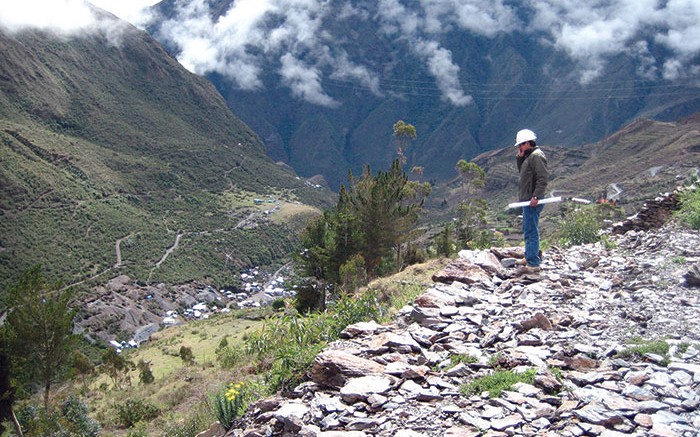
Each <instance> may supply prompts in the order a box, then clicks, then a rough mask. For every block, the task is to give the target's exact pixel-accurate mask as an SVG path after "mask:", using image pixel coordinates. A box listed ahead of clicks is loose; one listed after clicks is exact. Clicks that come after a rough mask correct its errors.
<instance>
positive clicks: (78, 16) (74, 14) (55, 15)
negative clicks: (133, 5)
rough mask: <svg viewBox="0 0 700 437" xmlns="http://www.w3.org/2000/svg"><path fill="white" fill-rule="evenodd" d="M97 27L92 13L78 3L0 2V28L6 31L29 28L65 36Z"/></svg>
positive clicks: (72, 0)
mask: <svg viewBox="0 0 700 437" xmlns="http://www.w3.org/2000/svg"><path fill="white" fill-rule="evenodd" d="M97 24H98V19H97V17H96V16H95V14H94V11H93V10H92V9H91V8H90V5H89V4H87V3H85V2H84V1H82V0H55V1H45V0H22V1H16V0H0V26H2V27H3V28H5V29H7V30H9V31H10V32H16V31H20V30H23V29H26V28H29V27H31V28H37V29H41V30H50V31H53V32H55V33H58V34H66V35H67V34H71V33H75V32H79V31H83V30H85V29H88V28H94V27H96V26H97Z"/></svg>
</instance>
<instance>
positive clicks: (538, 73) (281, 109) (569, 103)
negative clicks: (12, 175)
mask: <svg viewBox="0 0 700 437" xmlns="http://www.w3.org/2000/svg"><path fill="white" fill-rule="evenodd" d="M397 3H398V2H397ZM208 4H209V5H210V9H206V8H205V9H202V11H201V14H200V15H197V14H196V13H194V14H192V15H188V14H189V13H191V9H187V7H186V6H187V5H189V3H188V2H179V3H178V2H175V1H172V0H166V1H164V2H161V3H159V4H158V5H157V6H156V8H155V10H156V11H158V13H159V15H158V18H157V19H156V20H155V21H154V22H153V23H151V25H150V26H149V32H151V34H153V35H154V36H155V37H156V38H158V39H159V40H160V41H161V42H162V43H163V44H164V45H165V46H166V47H167V48H168V50H169V51H170V52H171V53H173V54H174V55H175V56H177V57H179V58H186V59H188V60H189V59H191V55H192V53H190V52H186V50H185V49H184V48H183V47H182V44H184V42H183V41H186V40H183V38H184V37H183V36H182V35H181V34H180V33H176V32H174V31H173V30H172V29H173V26H174V25H175V24H176V23H179V22H180V21H178V20H192V21H193V22H197V23H199V21H197V20H198V19H205V17H204V11H208V12H209V15H208V16H207V17H206V19H208V20H210V21H211V23H212V26H213V25H214V24H217V26H216V30H215V32H219V33H215V34H214V35H213V36H212V38H213V39H214V40H213V41H210V42H209V43H210V46H208V47H209V48H210V49H211V50H212V51H214V52H216V51H217V50H221V56H222V57H224V58H225V59H231V60H232V61H231V62H232V64H235V62H239V63H241V64H242V65H245V66H249V67H250V68H251V75H252V74H253V73H256V74H257V76H255V79H257V81H258V82H257V84H256V86H251V87H250V88H251V89H247V88H246V87H245V86H243V85H240V86H238V85H236V78H237V77H238V76H236V71H234V72H232V73H231V74H230V75H229V76H227V75H226V73H225V72H221V71H217V70H216V69H215V68H216V67H211V68H210V69H209V70H206V69H205V68H204V67H201V68H202V74H204V75H205V76H206V77H208V78H209V79H210V80H212V82H213V83H214V84H215V85H216V87H217V89H219V91H220V92H221V94H222V95H223V96H224V97H225V99H226V101H227V103H228V104H229V106H230V107H231V108H232V110H233V111H234V113H236V114H237V115H239V116H240V117H241V119H243V120H245V121H246V123H248V124H249V125H250V126H251V127H252V128H253V129H254V130H255V131H256V132H258V134H259V135H260V137H261V138H262V139H263V141H264V142H265V144H266V146H267V150H268V153H269V154H270V156H272V157H273V159H275V160H280V161H284V162H287V163H289V164H290V165H291V166H292V167H293V168H295V170H296V171H297V172H298V173H299V174H300V175H303V176H306V177H310V176H312V175H316V174H318V173H320V174H322V175H323V176H324V177H325V178H326V180H328V181H329V183H330V185H331V186H332V187H333V188H335V189H337V188H338V186H339V185H340V184H341V183H343V182H344V174H345V170H346V169H348V168H349V169H352V170H353V171H355V172H357V171H358V170H359V169H360V167H361V166H362V165H363V164H370V165H371V166H372V167H374V168H382V167H387V166H388V164H389V163H390V162H391V160H392V159H393V157H394V156H395V144H394V139H393V137H392V131H391V128H392V126H393V124H394V123H395V122H396V121H397V120H399V119H402V120H404V121H405V122H407V123H411V124H413V125H414V126H416V130H417V134H418V138H417V139H416V140H415V141H414V142H413V144H412V149H413V150H412V151H413V152H415V154H416V159H415V162H414V163H415V164H416V165H420V166H423V167H424V169H425V175H426V178H427V179H429V180H436V181H441V182H442V181H444V179H443V173H444V168H451V167H452V166H453V165H454V164H455V163H456V162H457V161H458V160H459V159H467V160H469V159H472V158H473V157H474V156H477V155H478V154H480V153H482V152H484V151H486V150H491V149H494V148H499V147H502V146H503V145H507V144H509V143H512V138H513V136H514V133H515V132H516V131H517V130H519V129H520V128H523V127H528V128H532V129H533V130H535V132H537V133H538V135H539V136H540V138H541V140H543V141H544V142H546V143H549V144H559V145H564V146H570V147H576V146H580V145H583V144H589V143H592V142H595V141H598V140H600V139H602V138H604V137H605V136H607V135H610V134H612V133H613V132H615V131H616V130H617V129H619V128H621V127H622V126H624V125H626V124H627V123H630V122H632V121H633V120H635V119H637V118H640V117H646V118H654V119H658V120H662V121H663V120H675V119H677V118H680V117H682V116H686V115H689V114H691V113H694V112H696V111H698V110H700V89H698V88H697V87H696V86H695V84H694V82H693V81H692V80H675V81H673V80H663V79H659V78H656V79H653V78H650V75H649V74H647V75H644V74H641V73H642V72H643V70H644V67H645V64H644V63H643V60H644V59H647V58H645V57H644V56H641V55H640V54H639V50H641V48H640V49H639V50H637V51H635V50H632V49H630V50H629V51H627V52H625V51H623V52H621V53H619V54H610V55H608V56H606V58H605V60H606V62H604V63H601V66H600V71H599V75H598V76H597V78H595V77H594V78H593V79H592V80H590V82H587V83H586V82H585V81H583V79H582V75H583V74H585V73H586V72H587V71H588V69H590V68H595V67H596V65H597V64H596V62H598V60H596V59H590V60H589V62H588V63H586V62H585V61H582V60H580V59H579V56H578V54H576V53H571V52H567V51H566V50H561V48H560V47H557V46H556V45H555V44H553V43H551V42H550V41H548V40H547V37H546V36H545V35H539V34H537V33H534V32H529V31H527V29H526V28H523V29H516V30H513V31H512V33H507V32H505V31H500V30H499V26H498V25H496V26H494V30H492V31H490V30H488V29H486V28H481V29H479V30H474V29H471V28H466V29H465V28H461V27H460V26H458V25H457V24H455V23H453V22H452V21H451V20H448V19H447V17H443V18H445V20H446V21H445V23H446V24H445V25H444V29H440V30H439V31H438V30H434V31H432V32H431V31H426V32H425V33H424V34H423V33H420V32H419V31H418V30H415V29H414V31H413V32H414V33H410V32H409V31H406V32H407V34H404V33H401V30H400V28H401V25H403V24H406V23H403V22H402V21H401V18H405V20H406V21H407V22H410V21H411V20H412V19H413V20H415V22H416V23H418V22H422V21H421V20H426V21H427V20H428V19H427V17H424V16H423V15H421V14H422V13H426V11H425V10H423V9H421V7H419V5H417V4H409V5H406V6H403V5H402V6H401V8H399V6H398V5H397V4H395V5H394V6H396V8H399V9H400V10H401V11H402V14H403V15H401V16H400V17H397V16H396V15H400V14H399V13H398V12H396V11H392V12H394V14H395V15H391V14H390V13H389V12H383V11H382V10H381V9H380V6H379V5H375V4H369V3H367V2H360V1H358V2H350V3H349V4H348V3H345V4H343V5H341V4H340V3H337V2H330V3H326V4H324V5H323V8H322V9H321V10H319V11H317V12H316V13H315V15H314V14H311V13H310V12H308V11H306V12H308V13H309V16H308V17H307V18H308V20H309V23H307V24H308V28H305V27H303V24H300V23H299V22H298V21H299V20H301V18H300V17H302V18H303V17H304V13H305V10H304V9H303V8H301V7H300V9H299V10H296V9H295V10H294V12H295V14H289V15H286V14H285V13H283V12H282V11H279V10H274V8H273V10H271V11H270V12H268V13H267V14H263V15H261V16H260V17H258V21H256V22H254V23H252V24H251V28H250V29H248V30H249V33H248V34H240V32H241V30H240V29H239V27H236V26H235V25H231V27H230V29H229V30H228V31H229V32H230V33H226V31H224V30H222V29H224V28H226V26H227V25H229V23H234V24H240V26H243V25H244V23H243V22H241V23H239V22H238V21H236V20H237V19H240V20H243V18H241V17H239V16H238V15H237V14H236V12H238V10H236V9H235V5H234V3H233V2H231V1H212V2H208ZM385 6H386V5H385ZM511 6H512V7H511V9H512V10H510V11H508V13H511V12H512V13H513V14H514V15H515V17H514V18H513V19H514V20H516V19H517V20H521V21H522V20H525V19H526V17H525V16H524V15H523V14H525V12H526V9H527V8H525V7H524V5H522V4H520V3H518V2H516V3H514V4H513V5H511ZM229 8H230V9H229ZM443 12H444V11H443ZM474 12H475V13H477V12H482V13H486V12H484V11H474ZM241 13H242V12H241ZM494 13H495V12H494ZM487 15H488V14H487ZM433 24H435V23H433ZM406 26H407V27H410V26H409V25H408V24H406ZM415 26H418V24H415ZM425 26H426V27H429V25H428V24H425ZM292 29H296V30H298V32H299V34H300V35H302V36H304V37H305V39H304V38H302V37H301V36H300V37H299V40H296V39H295V36H294V33H293V32H292ZM203 32H205V31H204V30H203ZM285 32H286V33H285ZM649 32H650V30H649V29H643V30H640V32H639V33H640V38H642V40H644V38H647V39H649V38H652V37H651V36H648V35H647V36H644V35H646V34H647V33H649ZM278 33H279V34H285V35H288V36H289V38H290V41H288V42H286V43H282V42H279V43H277V44H278V45H275V44H276V41H277V40H276V39H275V38H276V37H277V35H278ZM259 35H263V36H265V35H266V36H268V37H269V39H273V40H274V41H268V42H267V43H265V44H264V43H262V42H258V41H257V40H255V38H256V37H257V36H259ZM207 36H208V34H207V33H206V32H205V33H204V36H203V38H205V39H206V37H207ZM234 36H235V38H234ZM227 37H231V38H232V42H231V45H232V46H235V41H238V39H237V38H243V39H245V38H249V39H250V40H251V41H250V43H249V45H248V46H241V47H233V48H229V50H230V51H229V52H227V51H226V47H229V46H226V45H225V46H224V48H221V49H220V48H219V47H217V45H216V42H217V41H219V40H226V38H227ZM652 39H653V38H652ZM311 41H314V42H316V43H317V45H318V46H314V45H312V44H311ZM644 41H646V40H644ZM647 51H648V58H650V57H653V59H655V62H656V63H655V64H652V65H646V68H648V69H652V70H653V68H657V69H658V68H660V67H658V66H657V65H660V64H662V63H663V61H664V60H665V59H669V56H670V53H669V50H668V48H666V47H664V46H662V45H661V44H656V45H648V46H647ZM217 53H218V52H217ZM188 56H190V57H189V58H188ZM640 57H641V59H640ZM234 60H235V62H234ZM202 62H203V63H204V62H205V60H204V59H202ZM224 63H225V62H224ZM207 67H208V68H209V67H210V66H209V65H207ZM292 67H294V68H292ZM246 71H247V70H246ZM649 71H651V70H649ZM649 71H647V73H649ZM353 74H354V75H355V76H353ZM447 76H449V80H448V77H447ZM304 78H308V82H304V80H305V79H304ZM311 79H313V80H311ZM312 92H315V93H316V94H314V97H315V98H312V97H311V96H310V95H309V94H310V93H312ZM312 120H313V121H312ZM306 157H313V165H311V164H310V163H309V161H308V160H305V159H304V158H306Z"/></svg>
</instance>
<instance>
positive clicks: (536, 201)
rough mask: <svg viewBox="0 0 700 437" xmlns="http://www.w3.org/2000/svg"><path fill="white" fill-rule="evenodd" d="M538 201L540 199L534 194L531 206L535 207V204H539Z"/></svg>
mask: <svg viewBox="0 0 700 437" xmlns="http://www.w3.org/2000/svg"><path fill="white" fill-rule="evenodd" d="M538 202H539V200H538V199H537V197H535V196H532V198H531V199H530V206H532V207H535V206H537V203H538Z"/></svg>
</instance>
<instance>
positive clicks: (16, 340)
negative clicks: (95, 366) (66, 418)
mask: <svg viewBox="0 0 700 437" xmlns="http://www.w3.org/2000/svg"><path fill="white" fill-rule="evenodd" d="M70 300H71V293H70V291H62V290H61V289H60V284H54V285H50V284H48V283H47V282H46V281H45V280H44V277H43V275H42V272H41V267H40V266H38V265H37V266H34V267H31V268H30V269H29V270H27V271H26V272H25V273H24V274H23V275H22V277H21V278H20V279H19V281H18V282H17V284H16V285H15V286H13V287H11V288H10V289H9V290H8V292H7V294H6V296H5V306H6V308H7V319H6V320H5V325H4V326H3V336H4V342H5V344H7V346H8V348H7V352H8V356H9V358H10V369H11V374H12V379H13V381H14V383H15V384H16V385H17V386H18V387H20V388H25V389H26V388H27V387H31V386H32V385H34V384H40V385H41V387H42V388H43V390H44V406H45V407H47V406H48V404H49V396H50V392H51V387H52V384H54V383H55V382H58V381H60V380H61V379H62V378H63V377H64V376H65V375H66V370H67V369H68V365H69V363H70V359H71V354H72V352H73V346H74V345H75V341H76V340H75V337H74V336H73V334H72V331H73V316H74V312H73V310H71V309H70V306H69V304H70Z"/></svg>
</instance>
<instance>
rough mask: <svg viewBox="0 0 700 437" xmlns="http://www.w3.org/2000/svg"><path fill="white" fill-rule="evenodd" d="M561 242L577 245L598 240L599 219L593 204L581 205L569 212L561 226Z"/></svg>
mask: <svg viewBox="0 0 700 437" xmlns="http://www.w3.org/2000/svg"><path fill="white" fill-rule="evenodd" d="M560 240H561V243H562V244H563V245H564V246H577V245H581V244H588V243H595V242H597V241H599V240H600V221H599V218H598V215H597V214H596V210H595V206H592V207H581V208H578V209H575V210H573V211H571V212H569V213H568V214H567V215H566V217H565V218H564V222H563V224H562V227H561V237H560Z"/></svg>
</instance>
